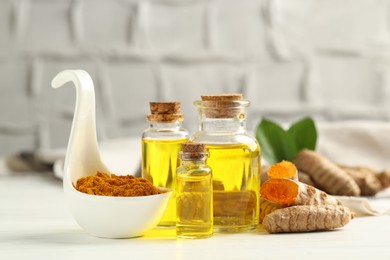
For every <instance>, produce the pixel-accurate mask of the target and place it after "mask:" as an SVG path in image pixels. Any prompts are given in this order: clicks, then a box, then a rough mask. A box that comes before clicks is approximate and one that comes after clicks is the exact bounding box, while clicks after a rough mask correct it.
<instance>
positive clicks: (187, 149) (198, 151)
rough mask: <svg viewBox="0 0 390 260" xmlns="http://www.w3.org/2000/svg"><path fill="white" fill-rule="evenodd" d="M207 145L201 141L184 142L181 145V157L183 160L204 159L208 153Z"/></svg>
mask: <svg viewBox="0 0 390 260" xmlns="http://www.w3.org/2000/svg"><path fill="white" fill-rule="evenodd" d="M205 148H206V146H205V145H204V144H199V143H184V144H182V145H181V152H180V158H181V159H182V160H204V159H206V158H207V156H208V153H207V152H206V150H205Z"/></svg>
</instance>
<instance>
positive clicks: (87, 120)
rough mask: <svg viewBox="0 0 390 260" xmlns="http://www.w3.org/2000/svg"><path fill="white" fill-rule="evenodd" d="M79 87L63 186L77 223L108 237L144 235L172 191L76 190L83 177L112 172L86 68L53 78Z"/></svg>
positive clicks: (60, 83)
mask: <svg viewBox="0 0 390 260" xmlns="http://www.w3.org/2000/svg"><path fill="white" fill-rule="evenodd" d="M70 81H71V82H73V83H74V85H75V86H76V107H75V113H74V118H73V124H72V129H71V133H70V138H69V143H68V149H67V152H66V157H65V164H64V176H63V186H64V193H65V196H66V199H67V203H68V206H69V208H70V210H71V212H72V214H73V217H74V218H75V219H76V221H77V223H78V224H79V225H80V226H81V227H82V228H83V229H85V230H86V231H87V232H88V233H90V234H92V235H95V236H98V237H107V238H127V237H135V236H142V235H143V234H144V233H145V232H147V231H148V230H150V229H152V228H153V227H155V226H156V225H157V224H158V222H159V220H160V219H161V217H162V214H163V213H164V210H165V207H166V205H167V202H168V199H169V196H170V193H171V192H167V193H163V194H159V195H151V196H142V197H108V196H95V195H88V194H85V193H81V192H79V191H77V190H76V189H75V188H74V187H73V183H76V182H77V180H78V179H79V178H81V177H86V176H89V175H94V174H96V172H97V171H102V172H105V173H110V171H109V169H108V168H107V167H106V166H105V164H104V163H103V162H102V161H101V159H100V158H101V157H100V153H99V149H98V143H97V137H96V124H95V91H94V86H93V82H92V79H91V77H90V76H89V74H88V73H87V72H85V71H83V70H64V71H62V72H60V73H59V74H57V76H55V78H54V79H53V81H52V86H53V88H58V87H60V86H62V85H63V84H65V83H67V82H70Z"/></svg>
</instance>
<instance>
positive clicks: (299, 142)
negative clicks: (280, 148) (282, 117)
mask: <svg viewBox="0 0 390 260" xmlns="http://www.w3.org/2000/svg"><path fill="white" fill-rule="evenodd" d="M287 132H288V133H289V134H290V136H291V137H292V138H293V139H294V140H295V143H296V146H297V152H299V151H301V150H303V149H305V148H307V149H310V150H315V148H316V142H317V130H316V126H315V124H314V121H313V119H311V118H310V117H306V118H303V119H302V120H299V121H298V122H296V123H294V124H293V125H291V127H290V128H289V129H288V131H287ZM294 157H295V156H294Z"/></svg>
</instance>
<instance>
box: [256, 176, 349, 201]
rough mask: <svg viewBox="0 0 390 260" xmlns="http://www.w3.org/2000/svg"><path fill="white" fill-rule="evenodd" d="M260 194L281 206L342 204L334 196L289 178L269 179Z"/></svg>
mask: <svg viewBox="0 0 390 260" xmlns="http://www.w3.org/2000/svg"><path fill="white" fill-rule="evenodd" d="M260 193H261V196H262V197H263V198H265V199H267V200H269V201H271V202H273V203H277V204H279V205H282V206H291V205H314V206H318V205H336V206H337V205H342V203H341V202H340V201H338V200H337V199H336V198H335V197H333V196H331V195H328V194H326V193H325V192H323V191H321V190H318V189H316V188H314V187H313V186H310V185H307V184H304V183H302V182H298V181H293V180H289V179H269V180H268V181H266V182H265V183H264V184H263V186H262V187H261V190H260Z"/></svg>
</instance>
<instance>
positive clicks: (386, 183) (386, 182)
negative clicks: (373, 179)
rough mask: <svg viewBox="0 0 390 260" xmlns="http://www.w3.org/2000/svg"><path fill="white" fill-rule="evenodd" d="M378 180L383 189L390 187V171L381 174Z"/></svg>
mask: <svg viewBox="0 0 390 260" xmlns="http://www.w3.org/2000/svg"><path fill="white" fill-rule="evenodd" d="M377 178H378V180H379V181H380V183H381V186H382V189H386V188H388V187H390V171H389V170H387V171H383V172H380V173H379V174H378V176H377Z"/></svg>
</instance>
